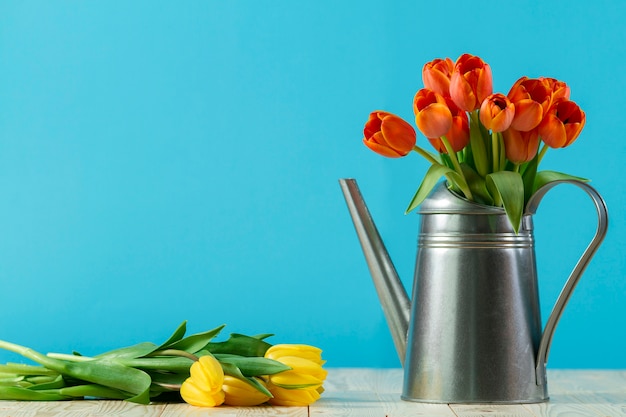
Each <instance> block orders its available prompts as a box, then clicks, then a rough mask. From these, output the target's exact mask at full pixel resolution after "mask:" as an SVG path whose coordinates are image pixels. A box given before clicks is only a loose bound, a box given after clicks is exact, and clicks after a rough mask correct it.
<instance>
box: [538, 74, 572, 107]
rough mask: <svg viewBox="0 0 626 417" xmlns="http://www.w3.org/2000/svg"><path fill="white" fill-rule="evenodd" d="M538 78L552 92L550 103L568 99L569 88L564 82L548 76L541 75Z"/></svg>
mask: <svg viewBox="0 0 626 417" xmlns="http://www.w3.org/2000/svg"><path fill="white" fill-rule="evenodd" d="M540 80H541V81H542V82H543V84H544V85H545V86H546V87H547V88H548V90H550V92H551V93H552V103H555V102H557V101H562V100H569V96H570V88H569V86H568V85H567V84H565V82H563V81H559V80H557V79H555V78H549V77H541V78H540Z"/></svg>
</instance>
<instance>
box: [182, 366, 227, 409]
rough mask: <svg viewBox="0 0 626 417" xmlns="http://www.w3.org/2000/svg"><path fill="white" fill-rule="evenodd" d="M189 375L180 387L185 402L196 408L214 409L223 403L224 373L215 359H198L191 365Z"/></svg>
mask: <svg viewBox="0 0 626 417" xmlns="http://www.w3.org/2000/svg"><path fill="white" fill-rule="evenodd" d="M190 374H191V376H190V377H189V378H187V379H186V380H185V382H183V384H182V386H181V387H180V395H181V397H182V398H183V400H185V402H187V403H188V404H191V405H195V406H198V407H216V406H218V405H221V404H222V403H223V402H224V391H223V390H222V386H223V385H224V371H223V370H222V365H220V363H219V362H218V361H217V359H215V358H214V357H213V356H211V355H206V356H202V357H200V359H199V360H198V361H196V362H194V363H193V364H192V365H191V368H190Z"/></svg>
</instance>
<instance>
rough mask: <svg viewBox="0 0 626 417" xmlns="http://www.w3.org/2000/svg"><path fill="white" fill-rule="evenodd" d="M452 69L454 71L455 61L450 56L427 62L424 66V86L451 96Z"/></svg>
mask: <svg viewBox="0 0 626 417" xmlns="http://www.w3.org/2000/svg"><path fill="white" fill-rule="evenodd" d="M452 71H454V62H453V61H452V60H451V59H450V58H445V59H441V58H437V59H435V60H433V61H431V62H428V63H426V65H424V68H422V80H423V81H424V87H425V88H427V89H429V90H432V91H434V92H435V93H437V94H440V95H442V96H444V97H446V96H449V95H450V77H452Z"/></svg>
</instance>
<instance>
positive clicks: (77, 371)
mask: <svg viewBox="0 0 626 417" xmlns="http://www.w3.org/2000/svg"><path fill="white" fill-rule="evenodd" d="M223 327H224V326H220V327H217V328H215V329H213V330H210V331H207V332H203V333H198V334H194V335H190V336H187V337H185V333H186V322H183V323H182V324H181V325H180V326H179V327H178V328H177V329H176V331H175V332H174V333H173V334H172V336H171V337H170V338H169V339H167V341H165V342H164V343H162V344H161V345H156V344H154V343H150V342H145V343H140V344H137V345H133V346H128V347H124V348H120V349H116V350H112V351H109V352H106V353H103V354H100V355H97V356H83V355H80V354H79V353H76V352H74V353H72V354H61V353H48V354H47V355H44V354H41V353H39V352H36V351H34V350H33V349H30V348H27V347H24V346H20V345H16V344H14V343H10V342H6V341H2V340H0V348H2V349H5V350H8V351H11V352H14V353H17V354H20V355H22V356H23V357H25V358H27V359H30V360H32V361H33V362H35V363H36V364H37V365H30V364H16V363H7V364H5V365H0V400H27V401H57V400H78V399H84V398H98V399H118V400H127V401H130V402H135V403H139V404H149V403H150V402H151V401H160V400H167V399H171V398H172V397H173V398H175V399H180V398H182V399H183V400H184V401H186V402H187V403H189V404H192V405H195V406H205V407H214V406H219V405H221V404H227V405H235V406H252V405H258V404H263V403H269V404H272V405H281V406H282V405H284V406H305V405H309V404H311V403H313V402H315V401H316V400H317V399H319V398H320V394H321V392H322V391H323V388H322V384H323V382H324V380H325V378H326V374H327V372H326V370H324V369H323V368H322V365H323V364H324V361H323V360H322V358H321V350H320V349H318V348H316V347H313V346H308V345H287V344H281V345H273V346H272V345H270V344H269V343H267V342H266V341H265V339H266V338H267V337H269V336H271V335H269V334H264V335H258V336H246V335H242V334H232V335H231V336H230V337H229V339H227V340H226V341H223V342H213V341H212V339H213V338H214V337H215V336H216V335H217V334H218V333H219V332H220V331H221V329H222V328H223Z"/></svg>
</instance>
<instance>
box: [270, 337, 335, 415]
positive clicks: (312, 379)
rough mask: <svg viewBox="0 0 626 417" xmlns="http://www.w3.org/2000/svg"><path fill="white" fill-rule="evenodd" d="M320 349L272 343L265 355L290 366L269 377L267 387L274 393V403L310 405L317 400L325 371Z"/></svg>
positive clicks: (271, 400)
mask: <svg viewBox="0 0 626 417" xmlns="http://www.w3.org/2000/svg"><path fill="white" fill-rule="evenodd" d="M321 353H322V351H321V350H320V349H318V348H316V347H314V346H309V345H286V344H283V345H274V346H272V347H270V348H269V349H268V350H267V352H266V353H265V357H266V358H269V359H273V360H276V361H278V362H281V363H283V364H285V365H287V366H289V367H290V368H291V370H289V371H285V372H280V373H278V374H274V375H270V376H269V383H268V389H269V390H270V392H271V393H272V395H273V396H274V397H273V398H271V399H270V400H269V403H270V404H274V405H309V404H311V403H313V402H314V401H316V400H317V399H318V398H319V396H320V393H321V392H322V390H323V387H322V384H323V383H324V380H325V379H326V375H327V374H328V372H327V371H326V370H325V369H323V368H322V365H323V364H324V363H325V361H324V360H322V357H321Z"/></svg>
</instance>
